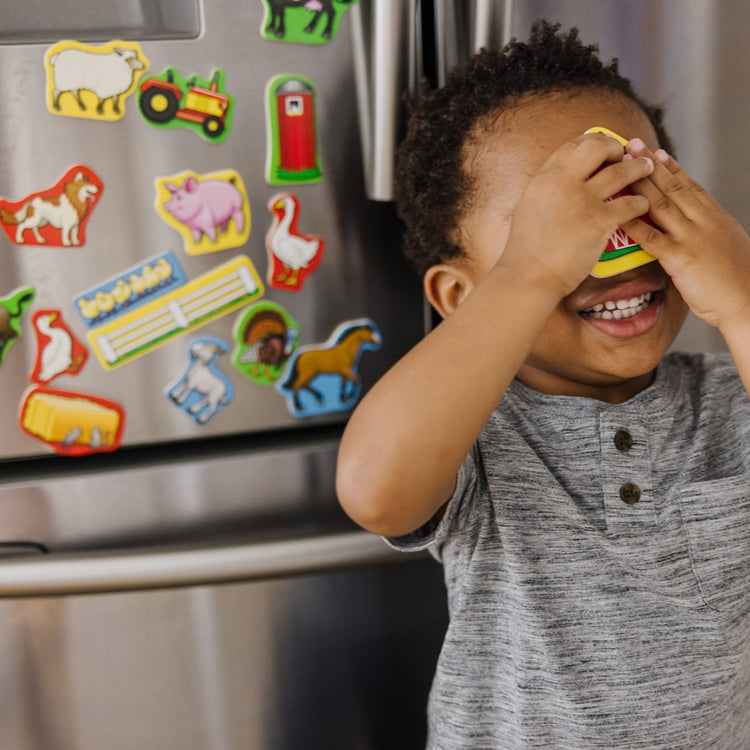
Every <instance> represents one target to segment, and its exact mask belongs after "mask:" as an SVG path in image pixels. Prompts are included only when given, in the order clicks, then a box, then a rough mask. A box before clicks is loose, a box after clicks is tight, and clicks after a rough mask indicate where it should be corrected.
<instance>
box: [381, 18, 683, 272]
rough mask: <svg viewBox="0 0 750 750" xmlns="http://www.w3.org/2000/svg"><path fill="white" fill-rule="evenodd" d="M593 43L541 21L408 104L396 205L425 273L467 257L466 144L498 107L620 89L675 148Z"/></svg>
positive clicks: (408, 248) (409, 251) (658, 112)
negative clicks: (460, 240) (461, 237)
mask: <svg viewBox="0 0 750 750" xmlns="http://www.w3.org/2000/svg"><path fill="white" fill-rule="evenodd" d="M598 51H599V49H598V47H597V46H596V45H584V44H583V43H582V42H581V40H580V38H579V36H578V30H577V29H571V30H570V31H568V32H567V33H560V24H550V23H548V22H546V21H538V22H537V23H535V24H534V26H533V27H532V29H531V35H530V37H529V41H528V42H519V41H517V40H515V39H514V40H513V41H511V43H510V44H509V45H508V46H507V47H506V48H505V49H504V50H502V51H497V50H484V49H483V50H482V51H481V52H479V53H478V54H477V55H475V56H474V57H473V58H472V60H471V61H470V62H469V63H468V64H467V65H466V66H464V67H461V68H458V69H456V70H454V71H453V72H452V73H451V75H450V76H449V78H448V81H447V83H446V84H445V86H443V87H442V88H438V89H432V90H429V89H425V91H424V92H423V96H422V98H421V99H420V100H419V102H418V103H416V104H415V103H411V104H410V105H409V109H410V112H409V126H408V129H407V134H406V137H405V139H404V141H403V142H402V143H401V145H400V147H399V151H398V162H397V173H396V203H397V208H398V213H399V216H400V217H401V219H402V220H403V221H404V223H405V225H406V234H405V243H404V252H405V254H406V256H407V258H409V260H411V262H412V263H413V265H414V266H415V268H416V269H417V271H418V273H419V274H420V276H421V275H422V274H424V272H425V271H426V270H427V269H428V268H429V267H430V266H432V265H435V264H437V263H443V262H446V261H449V260H451V259H454V258H458V257H461V256H462V255H464V251H463V250H462V249H461V247H460V246H459V245H458V244H457V243H456V238H457V228H458V223H459V220H460V219H461V216H462V213H463V211H464V210H465V209H466V208H467V206H468V202H469V200H470V197H471V190H472V176H471V175H470V174H469V173H468V172H467V170H466V169H465V168H464V164H463V147H464V144H465V143H466V142H467V139H468V137H469V135H470V133H471V131H472V129H473V128H474V126H475V125H476V124H477V123H478V122H479V120H480V119H481V118H482V117H484V116H486V115H489V114H491V113H495V112H500V111H502V108H503V107H504V105H506V104H510V106H511V107H512V106H513V102H514V101H516V100H517V99H518V98H519V97H521V96H524V95H526V94H543V93H548V92H556V91H565V90H572V89H581V88H604V89H611V90H613V91H617V92H619V93H620V94H622V95H623V96H625V97H626V98H627V99H630V100H631V101H633V102H634V103H635V104H637V105H638V106H639V107H640V108H641V109H642V110H643V112H644V113H645V114H646V116H647V117H648V119H649V120H650V121H651V124H652V125H653V127H654V130H655V131H656V135H657V137H658V139H659V144H660V145H661V146H662V148H665V149H666V150H667V151H669V152H670V153H673V150H672V144H671V141H670V138H669V136H668V134H667V132H666V131H665V129H664V125H663V123H662V116H663V111H662V109H661V108H659V107H653V106H650V105H648V104H646V103H645V102H643V101H642V100H641V98H640V97H639V96H638V95H637V94H636V93H635V91H634V90H633V87H632V85H631V83H630V81H629V80H628V79H627V78H624V77H623V76H621V75H620V73H619V72H618V67H617V60H616V59H614V60H612V61H611V62H610V63H609V64H604V63H603V62H602V61H601V60H600V59H599V57H598Z"/></svg>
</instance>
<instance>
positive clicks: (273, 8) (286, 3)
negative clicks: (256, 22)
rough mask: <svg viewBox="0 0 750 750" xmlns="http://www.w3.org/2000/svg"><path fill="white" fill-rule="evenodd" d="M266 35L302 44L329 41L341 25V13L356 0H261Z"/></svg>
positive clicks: (281, 40) (276, 39)
mask: <svg viewBox="0 0 750 750" xmlns="http://www.w3.org/2000/svg"><path fill="white" fill-rule="evenodd" d="M261 2H263V8H264V10H265V13H264V15H263V23H262V24H261V27H260V34H261V36H262V37H263V38H264V39H268V40H270V41H272V42H273V41H279V42H299V43H301V44H326V43H327V42H329V41H330V40H331V39H333V37H334V36H336V32H337V31H338V29H339V25H340V23H341V16H342V15H343V13H344V11H345V10H346V9H347V8H350V7H351V6H352V5H354V3H355V2H357V0H336V2H334V0H261Z"/></svg>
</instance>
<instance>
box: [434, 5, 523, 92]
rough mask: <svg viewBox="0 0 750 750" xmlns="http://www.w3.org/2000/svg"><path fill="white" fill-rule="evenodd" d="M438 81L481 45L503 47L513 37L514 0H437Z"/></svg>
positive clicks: (443, 81) (477, 50) (491, 47)
mask: <svg viewBox="0 0 750 750" xmlns="http://www.w3.org/2000/svg"><path fill="white" fill-rule="evenodd" d="M434 3H435V5H434V8H435V58H436V67H437V71H436V77H437V82H438V85H440V86H442V85H444V84H445V81H446V79H447V77H448V72H449V71H450V70H451V69H452V68H454V67H456V66H457V65H461V64H462V63H465V62H466V61H467V60H468V59H469V58H470V57H471V56H472V55H473V54H474V53H475V52H479V50H480V49H482V47H486V48H488V49H502V48H503V47H504V46H505V45H506V44H507V43H508V42H509V41H510V38H511V29H512V21H513V0H474V2H471V3H467V2H466V1H465V0H434Z"/></svg>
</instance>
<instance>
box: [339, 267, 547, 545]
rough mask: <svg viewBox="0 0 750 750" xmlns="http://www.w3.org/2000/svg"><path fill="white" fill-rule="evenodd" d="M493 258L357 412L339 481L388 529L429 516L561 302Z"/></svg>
mask: <svg viewBox="0 0 750 750" xmlns="http://www.w3.org/2000/svg"><path fill="white" fill-rule="evenodd" d="M535 281H538V280H532V279H531V278H521V277H520V276H519V274H518V273H517V272H514V271H512V270H509V269H507V268H502V267H497V268H495V269H494V270H493V271H492V272H490V273H489V274H488V275H487V276H486V277H485V278H484V279H483V280H482V282H481V283H480V284H478V285H477V287H476V288H475V289H474V291H473V292H472V293H471V294H470V295H469V296H468V297H467V298H466V300H465V301H464V302H462V303H461V305H459V307H458V308H457V309H456V310H455V311H454V312H453V314H452V315H451V316H450V317H449V318H448V319H446V320H445V321H443V322H442V323H441V324H440V325H439V326H438V327H437V328H436V329H435V330H434V331H432V332H431V333H430V334H429V335H428V336H427V337H425V339H424V340H423V341H421V342H420V343H419V344H418V345H417V346H416V347H415V348H414V349H412V350H411V351H410V352H409V353H408V354H407V355H406V356H404V357H403V359H401V360H400V361H399V362H398V363H397V364H396V365H395V366H394V367H393V368H392V369H391V370H390V371H389V372H388V373H386V375H385V376H384V377H383V378H382V379H381V380H380V381H379V382H378V383H377V384H376V385H375V387H374V388H373V389H372V390H371V391H370V392H369V393H368V394H367V396H366V397H365V398H364V399H363V401H362V402H361V403H360V405H359V406H358V407H357V409H356V410H355V412H354V414H353V415H352V417H351V419H350V421H349V424H348V426H347V428H346V431H345V433H344V437H343V439H342V444H341V448H340V452H339V466H338V469H337V490H338V493H339V499H340V501H341V503H342V506H343V507H344V509H345V510H346V511H347V513H349V515H350V516H351V517H352V518H353V519H354V520H355V521H357V522H358V523H360V524H361V525H362V526H364V527H365V528H368V529H369V530H371V531H373V532H375V533H380V534H384V535H387V536H396V535H399V534H404V533H407V532H409V531H413V530H414V529H416V528H418V527H419V526H421V525H422V524H423V523H425V522H426V521H428V520H429V519H430V518H431V517H433V516H434V514H435V513H436V512H437V511H438V510H439V509H440V507H441V506H442V505H443V504H444V503H445V502H446V501H447V500H448V498H449V497H450V494H451V492H452V490H453V487H454V484H455V478H456V473H457V471H458V468H459V467H460V465H461V462H462V461H463V459H464V458H465V456H466V454H467V453H468V451H469V450H470V448H471V446H472V444H473V442H474V441H475V440H476V438H477V436H478V435H479V433H480V432H481V430H482V428H483V427H484V425H485V423H486V422H487V420H488V418H489V416H490V415H491V413H492V411H493V410H494V408H495V407H496V405H497V403H498V402H499V401H500V399H501V398H502V396H503V394H504V393H505V390H506V389H507V387H508V385H509V384H510V382H511V381H512V380H513V378H514V377H515V375H516V373H517V372H518V370H519V369H520V367H521V365H522V364H523V362H524V360H525V359H526V357H527V356H528V353H529V351H530V349H531V346H532V344H533V343H534V341H535V340H536V338H537V337H538V335H539V333H540V331H541V329H542V327H543V326H544V323H545V321H546V320H547V318H548V317H549V315H550V313H551V312H552V310H553V309H554V307H555V305H556V304H557V299H556V297H555V295H554V293H551V292H550V291H549V290H545V288H544V287H543V286H542V285H540V284H539V283H535Z"/></svg>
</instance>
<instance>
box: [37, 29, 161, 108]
mask: <svg viewBox="0 0 750 750" xmlns="http://www.w3.org/2000/svg"><path fill="white" fill-rule="evenodd" d="M44 67H45V70H46V71H47V109H48V110H49V111H50V112H51V113H52V114H53V115H66V116H68V117H83V118H85V119H88V120H103V121H114V120H119V119H120V118H121V117H122V116H123V115H124V114H125V99H127V97H129V96H130V95H131V94H133V93H135V91H136V89H137V88H138V79H139V78H140V76H141V75H142V74H143V73H144V72H145V71H146V70H148V67H149V60H148V58H147V57H146V55H145V54H144V53H143V50H142V49H141V47H140V45H139V44H137V43H136V42H123V41H122V40H119V39H117V40H115V41H112V42H108V43H107V44H100V45H94V46H92V45H89V44H82V43H81V42H75V41H71V40H65V41H62V42H57V44H53V45H52V46H51V47H50V48H49V49H48V50H47V52H46V54H45V56H44Z"/></svg>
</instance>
